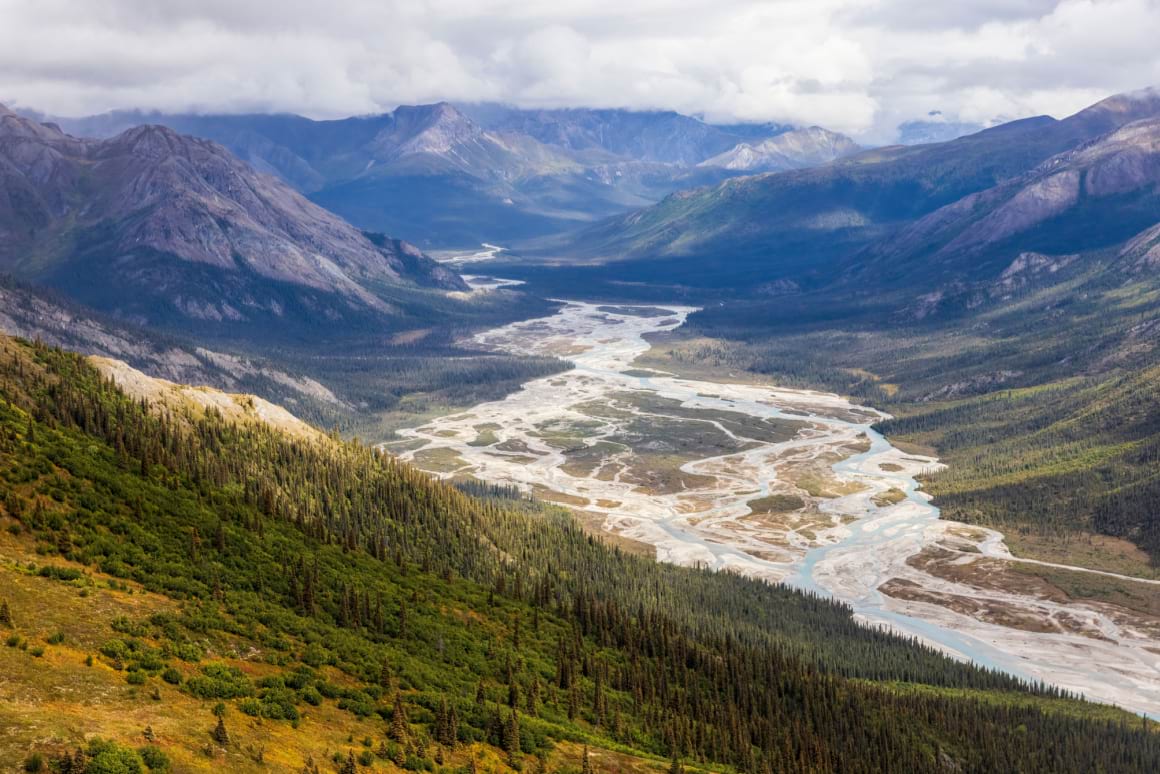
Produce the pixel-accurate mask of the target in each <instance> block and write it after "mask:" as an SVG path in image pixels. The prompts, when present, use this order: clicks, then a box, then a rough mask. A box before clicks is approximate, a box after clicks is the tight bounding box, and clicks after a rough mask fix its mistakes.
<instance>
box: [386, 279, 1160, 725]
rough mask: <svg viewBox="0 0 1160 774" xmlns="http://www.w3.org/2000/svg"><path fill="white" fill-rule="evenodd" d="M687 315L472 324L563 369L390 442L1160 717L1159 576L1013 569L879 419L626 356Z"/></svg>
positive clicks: (992, 663)
mask: <svg viewBox="0 0 1160 774" xmlns="http://www.w3.org/2000/svg"><path fill="white" fill-rule="evenodd" d="M473 282H474V283H476V284H480V285H485V286H486V285H494V284H495V283H496V282H497V280H496V279H494V278H482V279H481V278H477V279H475V280H473ZM693 311H695V310H694V309H693V308H691V307H686V306H675V305H648V306H644V305H633V306H622V305H613V304H598V303H583V302H564V306H563V307H562V308H561V309H560V310H559V311H558V312H557V313H555V314H554V315H552V316H550V317H546V318H540V319H534V320H530V321H525V322H519V323H514V324H510V325H506V326H504V327H501V328H497V329H493V330H490V331H485V332H483V333H480V334H477V335H476V336H475V337H474V340H473V342H472V343H473V345H475V346H479V347H482V348H490V349H494V350H498V351H501V352H506V353H521V354H534V355H551V356H556V357H562V358H567V359H568V360H570V361H572V362H573V363H575V366H576V367H575V368H574V369H572V370H570V371H567V372H564V373H560V374H555V375H551V376H547V377H544V378H540V379H535V380H532V381H529V382H527V383H526V384H525V385H524V387H523V389H521V390H520V391H518V392H516V393H513V394H511V395H509V396H507V397H506V398H504V399H502V400H497V401H490V402H486V403H482V404H479V405H477V406H475V407H473V408H471V409H470V410H468V411H466V412H458V413H454V414H451V415H448V416H443V417H440V418H437V419H434V420H431V421H429V422H427V423H426V424H424V425H422V426H420V427H414V428H410V429H406V430H402V431H400V432H399V435H400V436H401V440H399V441H395V442H391V443H389V444H387V448H388V449H390V450H392V451H394V452H395V453H397V454H399V455H400V456H402V457H403V458H404V459H407V460H410V461H412V462H414V463H415V464H417V465H418V466H420V467H422V468H425V469H427V470H429V471H431V472H433V473H436V474H438V475H440V476H442V477H446V478H452V479H463V478H474V479H478V480H482V481H486V482H489V483H493V484H504V485H515V486H517V487H519V488H520V489H521V490H523V491H525V492H527V493H530V494H534V495H535V496H536V497H538V498H539V499H541V500H546V501H551V502H555V503H558V504H561V505H565V506H568V507H570V508H571V509H572V510H573V511H574V512H576V513H577V514H578V515H579V516H580V518H581V520H582V521H583V522H584V523H585V524H587V525H589V526H590V528H593V529H598V530H600V531H602V532H604V533H607V534H608V535H610V536H611V539H612V540H613V542H614V543H615V544H616V545H618V546H621V547H622V548H624V549H625V550H631V551H639V552H643V553H648V554H651V555H655V556H656V557H657V558H658V559H660V560H662V561H666V562H671V563H675V564H680V565H688V566H700V567H706V568H710V569H714V570H722V571H729V572H735V573H740V574H743V575H746V576H750V577H754V578H760V579H764V580H767V581H771V582H782V583H785V584H787V585H790V586H792V587H795V588H798V589H801V590H803V591H807V592H813V593H817V594H820V595H823V596H832V597H835V598H837V599H840V600H842V601H844V602H846V603H848V604H849V605H850V606H851V607H852V608H853V610H854V612H855V614H856V616H857V617H858V618H859V619H860V620H862V621H863V622H864V623H867V624H870V625H876V626H885V627H888V628H890V629H892V630H894V631H897V632H900V633H903V634H905V635H908V636H913V637H916V638H918V639H919V640H920V641H923V642H925V643H927V644H929V645H932V646H934V647H936V648H938V649H940V650H943V651H945V652H947V653H950V654H952V655H954V656H956V657H958V658H964V659H970V660H971V661H974V662H975V663H977V664H979V665H981V666H983V667H986V668H991V669H997V670H1002V671H1005V672H1009V673H1012V674H1015V675H1017V676H1019V677H1022V678H1024V679H1029V680H1042V681H1045V682H1048V683H1051V684H1054V685H1057V686H1059V687H1062V688H1065V689H1067V690H1070V691H1074V692H1077V693H1082V694H1084V695H1085V696H1087V697H1088V698H1089V699H1093V700H1098V701H1103V702H1109V703H1114V704H1117V705H1119V706H1123V707H1126V708H1128V709H1131V710H1134V711H1136V712H1142V713H1145V714H1148V715H1152V716H1157V715H1160V684H1158V682H1157V680H1156V677H1157V674H1158V672H1160V610H1157V609H1155V605H1153V604H1149V603H1148V601H1147V600H1149V599H1152V598H1154V595H1155V591H1156V589H1155V586H1156V585H1157V582H1156V581H1149V580H1145V579H1139V578H1132V577H1128V576H1124V575H1118V574H1116V573H1108V572H1095V571H1091V570H1087V569H1085V568H1076V567H1068V566H1066V565H1060V564H1052V563H1047V562H1034V561H1027V560H1017V559H1015V558H1014V557H1012V555H1011V553H1010V552H1009V551H1008V549H1007V547H1006V545H1005V544H1004V540H1003V536H1002V534H1000V533H999V532H997V531H995V530H992V529H987V528H983V527H980V526H975V525H966V524H961V523H957V522H953V521H944V520H940V519H939V512H938V509H937V508H935V507H933V506H932V505H931V504H930V503H929V497H928V496H927V495H926V494H924V493H923V492H922V491H921V490H920V488H919V484H918V483H917V481H916V478H917V477H919V476H921V475H922V474H926V473H931V472H933V471H935V470H937V469H939V468H941V467H942V465H941V463H939V461H938V460H936V459H934V458H932V457H929V456H924V455H919V454H913V453H908V452H904V451H902V450H900V449H898V448H895V447H894V446H892V445H891V444H890V443H889V442H888V441H887V440H886V439H885V438H884V437H883V436H882V435H881V434H879V433H877V432H875V431H874V430H873V429H872V428H871V425H872V424H874V423H875V422H878V421H880V420H883V419H886V418H887V415H885V414H883V413H881V412H879V411H876V410H873V409H868V408H864V407H861V406H857V405H855V404H852V403H850V402H848V401H846V400H844V399H842V398H839V397H838V396H836V395H832V394H827V393H822V392H816V391H810V390H798V389H792V390H791V389H779V388H776V387H771V386H768V385H764V384H760V383H754V380H752V379H747V378H744V377H743V376H742V375H739V374H735V373H731V372H730V371H729V370H728V369H722V370H721V372H720V373H719V374H716V375H715V376H714V378H712V379H711V380H709V379H707V378H705V376H706V375H705V373H704V370H703V369H702V370H701V371H700V372H699V373H698V377H700V378H692V377H689V376H686V375H685V374H682V373H675V372H671V371H664V370H659V369H658V368H655V367H644V366H642V364H641V363H639V362H637V361H638V358H641V356H642V355H645V354H646V353H647V352H648V351H649V349H650V344H649V338H650V337H653V336H656V335H658V334H663V333H666V332H670V331H673V330H675V329H676V328H678V327H679V326H681V325H682V323H683V322H684V320H685V318H686V316H687V315H689V314H690V313H691V312H693ZM645 362H646V363H648V364H649V365H650V366H651V365H655V361H652V360H645ZM1092 584H1096V585H1098V586H1100V587H1101V588H1100V589H1099V592H1098V593H1087V594H1085V593H1082V591H1079V592H1077V590H1076V589H1077V587H1078V588H1081V589H1082V588H1085V587H1088V586H1091V585H1092ZM1069 589H1070V591H1071V593H1070V594H1069V593H1068V590H1069Z"/></svg>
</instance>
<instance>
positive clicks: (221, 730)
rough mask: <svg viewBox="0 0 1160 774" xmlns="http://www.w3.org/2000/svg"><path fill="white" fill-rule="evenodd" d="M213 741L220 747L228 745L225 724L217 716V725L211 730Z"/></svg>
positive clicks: (228, 737) (223, 719)
mask: <svg viewBox="0 0 1160 774" xmlns="http://www.w3.org/2000/svg"><path fill="white" fill-rule="evenodd" d="M213 739H214V741H215V742H217V743H218V744H220V745H221V746H222V747H229V745H230V732H229V731H226V722H225V718H224V717H223V716H222V715H218V721H217V725H216V726H214V729H213Z"/></svg>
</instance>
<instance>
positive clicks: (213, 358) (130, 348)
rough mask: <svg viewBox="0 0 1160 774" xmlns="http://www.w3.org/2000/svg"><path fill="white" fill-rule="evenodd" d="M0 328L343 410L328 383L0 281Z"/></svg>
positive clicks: (197, 381) (197, 379)
mask: <svg viewBox="0 0 1160 774" xmlns="http://www.w3.org/2000/svg"><path fill="white" fill-rule="evenodd" d="M0 331H3V332H4V333H6V334H8V335H10V336H19V337H21V338H24V339H28V340H30V341H32V340H39V341H42V342H44V343H45V344H49V345H53V346H58V347H62V348H64V349H69V350H73V351H76V352H82V353H84V354H88V355H93V356H97V357H103V358H108V359H110V360H117V361H124V362H125V363H126V364H127V365H129V366H132V367H133V368H135V369H139V370H141V371H145V372H148V373H149V374H151V375H152V376H154V377H157V378H160V379H164V380H166V381H169V382H177V383H182V384H191V385H206V386H210V387H214V388H218V389H222V390H228V391H231V392H238V391H242V390H245V391H251V392H252V391H254V390H261V391H262V392H263V393H265V394H269V395H275V396H278V399H279V400H281V401H283V402H285V403H288V404H290V405H296V404H297V405H301V404H302V403H303V402H308V403H313V404H315V405H322V406H330V407H335V408H343V407H344V405H345V404H344V401H343V400H342V399H340V398H339V397H338V396H337V395H335V394H334V392H332V391H331V390H330V389H329V388H327V387H326V386H325V385H323V384H321V383H319V382H318V381H316V380H315V379H312V378H310V377H307V376H302V375H294V374H291V373H288V372H287V371H285V370H282V369H280V368H277V367H274V366H272V365H270V364H268V363H263V362H260V361H258V360H255V359H254V358H250V357H243V356H239V355H235V354H230V353H226V352H219V351H214V350H210V349H206V348H204V347H196V346H194V345H191V344H188V343H185V342H182V341H180V340H177V339H172V338H168V337H163V336H158V335H156V334H152V333H150V332H148V331H144V330H139V329H132V328H128V327H125V326H122V325H119V324H117V323H116V322H115V321H111V320H103V319H100V318H98V317H97V316H95V315H93V314H90V313H88V312H86V311H85V310H83V309H78V308H75V307H72V306H71V305H69V304H68V303H67V302H64V301H61V300H58V299H54V298H52V297H50V296H48V295H46V294H44V293H39V292H36V291H34V290H32V289H30V288H24V287H20V286H17V285H14V284H11V283H3V282H0Z"/></svg>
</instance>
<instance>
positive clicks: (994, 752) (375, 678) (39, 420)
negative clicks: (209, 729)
mask: <svg viewBox="0 0 1160 774" xmlns="http://www.w3.org/2000/svg"><path fill="white" fill-rule="evenodd" d="M0 395H2V396H3V400H0V475H2V478H0V482H2V486H3V490H4V493H3V494H4V496H3V499H2V500H0V502H2V503H3V510H4V512H5V514H6V515H7V516H8V517H11V518H15V519H17V520H18V522H19V524H20V525H21V531H22V533H23V534H28V535H30V536H32V537H34V538H35V539H36V540H37V541H38V544H39V546H40V549H41V550H42V551H43V552H44V553H48V554H56V555H59V556H61V557H64V558H66V559H69V560H72V561H74V562H77V563H79V564H80V565H84V566H88V567H96V568H99V569H100V570H101V571H103V572H105V573H108V574H111V575H114V576H117V577H123V578H131V579H133V580H135V581H137V582H139V583H141V584H142V585H144V586H145V587H146V588H149V589H152V590H155V591H158V592H161V593H164V594H166V595H168V596H170V597H173V598H175V599H179V600H183V602H184V604H183V612H182V614H181V615H180V616H176V617H173V616H153V617H152V618H150V619H148V620H146V621H141V622H135V621H121V622H115V624H114V627H115V628H116V629H117V631H118V632H122V635H121V637H120V638H119V639H118V640H116V642H117V643H119V644H113V643H110V644H109V645H108V646H107V648H104V649H102V653H103V654H104V657H105V658H108V659H109V660H110V661H111V662H112V663H115V664H117V665H120V666H126V667H127V668H128V669H129V670H130V676H132V675H133V674H139V675H141V677H139V678H132V677H131V679H138V680H142V681H145V680H149V679H155V677H156V676H161V677H163V678H164V679H166V680H169V679H171V678H170V677H167V676H166V675H169V674H170V673H169V671H168V670H167V667H166V664H167V659H169V658H172V657H173V654H181V655H180V657H182V658H185V659H187V660H188V659H193V660H195V661H196V660H197V659H198V658H199V654H198V653H197V652H196V647H194V646H193V645H192V640H193V637H192V636H191V635H192V634H193V633H198V634H202V635H206V634H212V633H214V632H221V633H226V634H228V635H230V636H232V637H243V638H246V639H248V640H250V641H253V642H255V643H258V644H259V645H260V647H261V648H262V649H263V650H265V651H267V652H268V654H269V655H268V659H269V660H270V662H271V663H276V664H279V665H281V666H283V667H285V670H286V671H285V672H284V676H283V677H279V678H276V679H274V678H263V680H262V681H261V682H260V683H252V682H250V681H249V680H248V678H245V676H244V675H242V674H241V673H239V672H236V671H231V670H230V668H227V667H223V666H217V665H213V664H205V665H203V666H202V668H201V673H200V675H199V676H198V677H196V678H190V679H188V680H187V681H186V682H185V683H184V684H183V685H182V688H183V690H185V691H186V692H187V693H188V694H189V695H191V696H195V697H198V698H204V699H206V700H207V701H209V700H217V699H224V700H229V701H233V702H235V703H236V705H237V707H238V708H239V709H240V710H241V711H242V712H245V713H247V714H254V715H258V716H261V717H267V718H270V719H271V720H277V719H283V720H293V719H294V718H295V717H296V716H297V712H298V711H299V710H298V707H301V706H304V704H305V705H310V704H313V703H316V702H319V701H328V700H333V701H336V702H337V703H338V706H339V707H341V708H344V709H347V710H349V711H350V712H352V713H355V714H356V715H363V714H365V715H370V716H373V715H375V714H376V713H377V714H379V715H381V716H382V718H383V719H384V723H385V724H386V729H387V734H388V736H389V737H390V745H391V746H389V747H388V746H386V745H385V744H384V749H383V755H382V757H384V758H390V759H392V760H396V762H400V761H401V762H403V763H407V762H408V761H409V760H410V759H411V758H414V759H415V760H416V761H421V760H428V758H429V756H434V755H438V752H437V749H438V748H440V747H453V746H455V745H457V744H459V743H462V742H468V741H485V742H489V743H491V744H493V745H495V746H496V747H497V748H500V749H503V750H505V751H506V753H507V754H508V755H509V756H510V760H511V761H512V762H513V763H514V762H518V760H519V759H520V758H521V757H522V756H524V755H539V754H542V753H543V751H544V750H545V749H546V748H547V747H548V746H550V745H551V744H552V742H553V740H558V739H576V740H586V741H591V742H594V743H598V744H603V745H606V746H620V747H623V748H625V749H628V750H638V751H642V752H645V753H650V754H654V755H658V756H665V757H667V756H670V755H673V756H677V757H681V758H686V759H692V760H697V761H704V762H713V763H714V764H715V765H716V766H721V765H724V766H727V767H734V768H737V769H739V770H743V771H783V770H798V771H835V770H841V771H852V772H857V771H922V770H932V769H937V768H951V769H954V768H957V769H959V770H963V771H995V770H1021V771H1077V772H1078V771H1091V770H1101V769H1102V770H1107V771H1113V770H1114V771H1148V770H1152V769H1154V768H1155V766H1156V765H1157V763H1158V762H1160V736H1158V735H1157V734H1155V733H1152V732H1150V731H1148V730H1147V729H1145V728H1143V727H1142V726H1141V725H1140V724H1132V725H1126V724H1124V723H1123V722H1122V721H1121V722H1118V723H1117V722H1099V721H1093V720H1089V719H1084V718H1082V717H1080V716H1079V713H1073V712H1070V711H1064V708H1066V707H1071V706H1072V702H1070V701H1062V700H1060V699H1057V698H1052V697H1056V696H1058V694H1057V693H1056V692H1054V691H1051V690H1048V689H1046V688H1043V687H1038V688H1032V687H1029V686H1021V685H1019V684H1018V683H1017V682H1016V681H1014V680H1012V679H1011V678H1009V677H1006V676H1003V675H998V674H993V673H989V672H984V671H982V670H978V669H974V668H971V667H967V666H964V665H961V664H958V663H956V662H953V661H951V660H949V659H946V658H943V657H941V656H939V655H937V654H935V653H933V652H931V651H929V650H926V649H923V648H921V647H919V646H918V645H916V644H914V643H909V642H906V641H903V640H901V639H899V638H896V637H893V636H889V635H886V634H884V633H881V632H876V631H872V630H869V629H865V628H862V627H859V626H857V625H855V624H854V623H853V621H852V620H851V616H850V612H849V610H848V609H846V608H845V607H843V606H841V605H837V604H834V603H831V602H828V601H825V600H821V599H817V598H812V597H806V596H803V595H800V594H797V593H792V592H789V591H786V590H783V589H779V588H775V587H771V586H768V585H765V584H761V583H758V582H754V581H748V580H745V579H741V578H738V577H735V576H731V575H715V574H710V573H706V572H700V571H693V570H687V569H680V568H674V567H671V566H667V565H659V564H656V563H654V562H651V561H648V560H645V559H642V558H639V557H633V556H629V555H625V554H622V553H620V552H618V551H617V550H615V549H613V548H609V547H607V546H606V545H605V544H603V543H602V542H600V541H598V540H595V539H593V538H592V537H590V536H588V535H586V534H584V533H583V532H582V531H581V530H580V529H579V528H578V527H577V526H576V524H575V523H574V522H573V521H572V520H571V519H570V517H568V515H567V514H566V513H564V512H562V511H559V510H553V509H545V508H543V507H541V506H538V505H536V504H534V503H532V502H529V501H527V500H523V499H520V498H517V497H513V496H512V495H513V493H511V492H506V491H489V490H486V489H481V490H479V491H477V492H476V493H477V494H480V495H483V497H482V498H480V497H474V496H471V495H468V494H466V493H464V492H462V491H459V490H457V489H456V488H454V487H451V486H448V485H444V484H441V483H438V482H435V481H432V480H431V479H430V478H428V477H427V476H426V475H425V474H422V473H420V472H418V471H415V470H414V469H412V468H410V467H408V466H406V465H402V464H399V463H397V462H395V461H394V460H393V459H391V458H390V457H388V456H386V455H384V454H381V453H378V452H375V451H372V450H369V449H367V448H364V447H361V446H359V445H357V444H353V443H341V442H339V441H337V440H331V441H328V442H317V441H315V442H310V441H302V440H293V439H290V438H288V437H286V436H283V435H281V434H279V433H277V432H275V431H273V430H268V429H264V428H254V427H240V426H236V425H232V424H229V423H228V422H226V421H224V420H223V419H222V418H220V417H219V416H216V415H214V414H212V413H211V414H208V415H201V416H195V415H194V414H192V413H188V412H185V411H182V410H180V409H174V410H170V411H168V412H160V413H159V412H156V411H154V410H151V409H150V407H148V406H146V405H143V404H141V403H139V402H136V401H133V400H130V399H128V398H126V397H125V396H124V394H123V393H121V392H120V391H119V390H118V389H116V388H115V387H114V386H113V385H111V384H110V383H108V382H106V381H105V380H103V379H102V377H101V376H100V374H99V373H98V372H96V371H95V370H94V369H92V368H91V367H90V366H89V365H88V364H87V363H85V362H84V361H83V360H82V359H80V358H78V357H76V356H73V355H70V354H67V353H63V352H59V351H56V350H52V349H47V348H43V347H29V346H26V345H22V344H14V343H12V342H10V341H5V342H4V344H3V349H2V351H0ZM62 580H65V579H63V578H62ZM191 650H193V651H194V652H192V653H191V652H190V651H191ZM324 664H328V665H331V666H334V667H337V668H338V669H340V670H341V671H342V672H344V673H346V674H347V675H349V676H350V677H351V678H353V679H355V680H357V681H359V685H360V686H361V687H359V688H339V687H337V686H335V685H334V684H333V683H330V682H328V681H326V680H325V679H323V677H322V676H321V674H320V673H319V672H318V671H317V670H318V667H320V666H321V665H324ZM851 677H858V678H863V679H861V680H851V679H850V678H851ZM176 679H178V680H180V678H176ZM875 680H896V681H909V682H919V683H927V684H930V685H934V686H942V687H941V688H938V689H936V690H932V691H928V692H923V693H917V692H908V691H899V690H895V689H893V688H891V687H890V686H888V685H881V686H879V685H875V684H874V683H873V682H871V681H875ZM965 689H971V690H970V691H966V690H965ZM1048 703H1052V706H1054V705H1056V704H1059V705H1062V707H1063V708H1060V707H1056V708H1055V710H1054V711H1048V710H1047V709H1046V706H1047V704H1048ZM1075 706H1076V707H1078V706H1079V705H1075ZM215 733H216V732H215ZM222 733H223V734H224V733H225V731H224V728H223V731H222ZM432 750H436V752H432ZM352 765H353V764H352ZM416 765H420V764H419V763H416Z"/></svg>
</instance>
